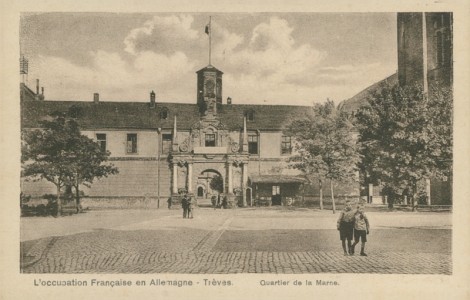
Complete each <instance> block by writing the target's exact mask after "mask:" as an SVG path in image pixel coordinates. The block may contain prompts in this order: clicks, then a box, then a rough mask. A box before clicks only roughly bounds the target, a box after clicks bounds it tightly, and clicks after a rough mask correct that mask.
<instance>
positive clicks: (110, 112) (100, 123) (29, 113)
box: [21, 101, 309, 130]
mask: <svg viewBox="0 0 470 300" xmlns="http://www.w3.org/2000/svg"><path fill="white" fill-rule="evenodd" d="M71 108H72V109H73V110H74V111H75V112H76V115H77V120H78V122H79V123H80V125H81V126H82V128H83V129H93V128H103V129H104V128H116V129H119V128H122V129H124V128H135V129H156V128H173V120H174V116H175V115H177V128H178V129H179V130H188V129H190V128H191V126H192V125H193V124H194V123H196V122H198V121H199V119H200V113H199V108H198V106H197V105H196V104H186V103H156V105H155V107H153V108H152V107H150V104H149V103H146V102H105V101H103V102H98V103H93V102H83V101H22V102H21V126H22V127H23V128H36V127H39V122H40V121H41V120H43V119H45V118H46V117H47V116H48V115H50V114H51V113H53V112H67V111H68V110H69V109H71ZM164 109H167V110H168V117H167V118H166V119H162V116H161V112H162V110H164ZM306 109H309V107H305V106H288V105H236V104H230V105H229V104H223V105H219V106H218V108H217V117H218V118H219V119H220V120H221V122H222V123H223V124H225V125H226V126H227V127H228V128H229V129H232V130H233V129H240V128H242V127H243V117H244V116H245V115H246V113H247V112H248V111H252V112H253V113H254V120H253V121H247V128H248V129H249V130H256V129H258V130H280V129H282V128H283V126H285V125H286V124H287V123H288V122H290V120H292V118H293V117H294V116H295V115H298V114H301V113H303V112H305V111H306Z"/></svg>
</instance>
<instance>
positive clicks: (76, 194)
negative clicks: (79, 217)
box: [75, 185, 82, 212]
mask: <svg viewBox="0 0 470 300" xmlns="http://www.w3.org/2000/svg"><path fill="white" fill-rule="evenodd" d="M75 205H76V206H77V212H81V211H82V209H81V205H80V189H79V185H76V186H75Z"/></svg>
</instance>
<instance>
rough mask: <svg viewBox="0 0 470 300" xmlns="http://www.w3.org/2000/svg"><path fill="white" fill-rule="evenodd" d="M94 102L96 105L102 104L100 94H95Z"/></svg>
mask: <svg viewBox="0 0 470 300" xmlns="http://www.w3.org/2000/svg"><path fill="white" fill-rule="evenodd" d="M93 102H94V103H98V102H100V94H98V93H94V94H93Z"/></svg>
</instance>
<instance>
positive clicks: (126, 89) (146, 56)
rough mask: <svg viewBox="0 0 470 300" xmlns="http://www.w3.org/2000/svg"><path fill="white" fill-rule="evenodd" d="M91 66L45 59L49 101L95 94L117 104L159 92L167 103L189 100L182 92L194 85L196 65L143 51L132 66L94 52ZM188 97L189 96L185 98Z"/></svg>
mask: <svg viewBox="0 0 470 300" xmlns="http://www.w3.org/2000/svg"><path fill="white" fill-rule="evenodd" d="M90 59H91V62H92V63H91V65H90V66H89V67H84V66H79V65H76V64H73V63H71V62H69V61H67V60H66V59H63V58H58V57H52V56H41V57H40V60H39V61H40V65H39V70H41V71H40V72H41V73H40V74H41V80H42V82H44V83H45V84H46V86H47V93H46V99H54V100H91V98H92V95H93V93H94V92H99V93H100V94H101V95H102V99H105V100H113V101H139V100H140V101H146V100H147V98H148V96H147V95H148V92H149V91H150V90H152V89H154V90H155V92H156V93H157V95H158V97H159V98H160V99H164V100H165V101H167V102H168V101H181V99H183V100H186V101H188V100H189V99H184V98H187V93H181V90H183V91H184V90H185V87H186V90H187V89H188V88H190V87H192V86H194V84H193V83H192V82H191V81H193V80H194V78H185V75H186V76H187V75H192V70H193V69H194V67H195V66H194V64H193V63H192V62H190V61H189V59H188V57H187V56H186V55H185V54H183V53H181V52H176V53H174V54H173V55H169V56H165V55H162V54H157V53H153V52H148V51H147V52H141V53H138V54H137V55H136V56H135V59H134V60H132V61H131V62H130V63H129V62H126V61H125V60H123V59H122V57H121V56H120V55H119V54H117V53H109V52H105V51H101V50H100V51H97V52H90ZM184 95H186V97H185V96H184Z"/></svg>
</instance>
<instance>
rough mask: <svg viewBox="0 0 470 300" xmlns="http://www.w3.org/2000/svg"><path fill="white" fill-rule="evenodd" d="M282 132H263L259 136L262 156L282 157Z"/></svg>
mask: <svg viewBox="0 0 470 300" xmlns="http://www.w3.org/2000/svg"><path fill="white" fill-rule="evenodd" d="M281 136H282V133H281V132H261V133H260V137H259V143H260V157H262V158H280V157H281Z"/></svg>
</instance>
